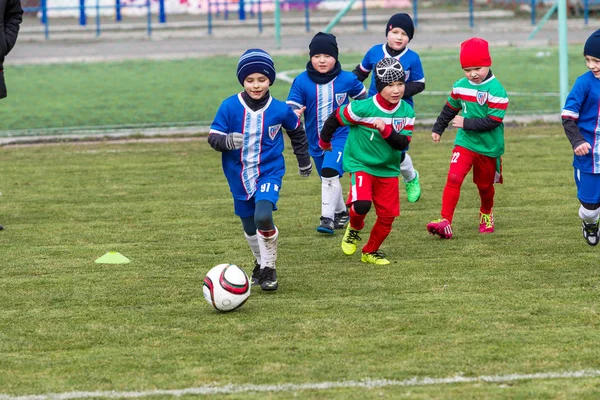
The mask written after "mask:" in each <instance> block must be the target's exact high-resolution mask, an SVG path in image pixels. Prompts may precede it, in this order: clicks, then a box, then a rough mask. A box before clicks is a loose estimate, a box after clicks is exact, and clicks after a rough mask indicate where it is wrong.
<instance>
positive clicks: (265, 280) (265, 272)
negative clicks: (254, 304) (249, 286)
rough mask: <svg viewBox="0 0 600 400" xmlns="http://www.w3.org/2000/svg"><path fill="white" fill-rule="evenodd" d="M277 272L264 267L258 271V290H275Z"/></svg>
mask: <svg viewBox="0 0 600 400" xmlns="http://www.w3.org/2000/svg"><path fill="white" fill-rule="evenodd" d="M278 287H279V284H278V283H277V272H276V271H275V268H269V267H264V268H263V269H261V270H260V288H261V289H262V290H264V291H273V290H277V288H278Z"/></svg>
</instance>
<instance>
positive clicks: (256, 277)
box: [250, 260, 260, 286]
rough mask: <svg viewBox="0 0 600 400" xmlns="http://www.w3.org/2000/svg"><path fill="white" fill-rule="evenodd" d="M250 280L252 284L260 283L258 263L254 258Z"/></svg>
mask: <svg viewBox="0 0 600 400" xmlns="http://www.w3.org/2000/svg"><path fill="white" fill-rule="evenodd" d="M250 282H252V286H256V285H259V284H260V264H259V263H258V261H256V260H254V269H253V270H252V277H251V278H250Z"/></svg>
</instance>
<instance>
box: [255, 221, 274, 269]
mask: <svg viewBox="0 0 600 400" xmlns="http://www.w3.org/2000/svg"><path fill="white" fill-rule="evenodd" d="M256 236H257V237H258V246H259V247H260V258H261V260H262V263H261V264H260V268H261V269H262V268H265V267H269V268H273V269H275V261H277V237H278V236H279V230H278V229H277V227H275V234H274V235H272V236H263V235H262V234H261V233H260V231H256Z"/></svg>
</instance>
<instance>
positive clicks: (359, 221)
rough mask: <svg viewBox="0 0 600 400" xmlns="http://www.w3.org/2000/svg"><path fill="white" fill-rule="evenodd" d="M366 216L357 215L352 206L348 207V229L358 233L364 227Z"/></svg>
mask: <svg viewBox="0 0 600 400" xmlns="http://www.w3.org/2000/svg"><path fill="white" fill-rule="evenodd" d="M366 217H367V214H357V213H356V211H354V206H351V207H350V228H352V229H354V230H357V231H360V230H361V229H362V228H364V227H365V218H366Z"/></svg>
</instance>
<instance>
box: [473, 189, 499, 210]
mask: <svg viewBox="0 0 600 400" xmlns="http://www.w3.org/2000/svg"><path fill="white" fill-rule="evenodd" d="M477 188H478V189H479V197H481V208H480V209H479V211H480V212H481V213H482V214H490V213H491V212H492V207H494V193H495V192H496V191H495V190H494V185H490V186H484V187H481V186H478V187H477Z"/></svg>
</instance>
